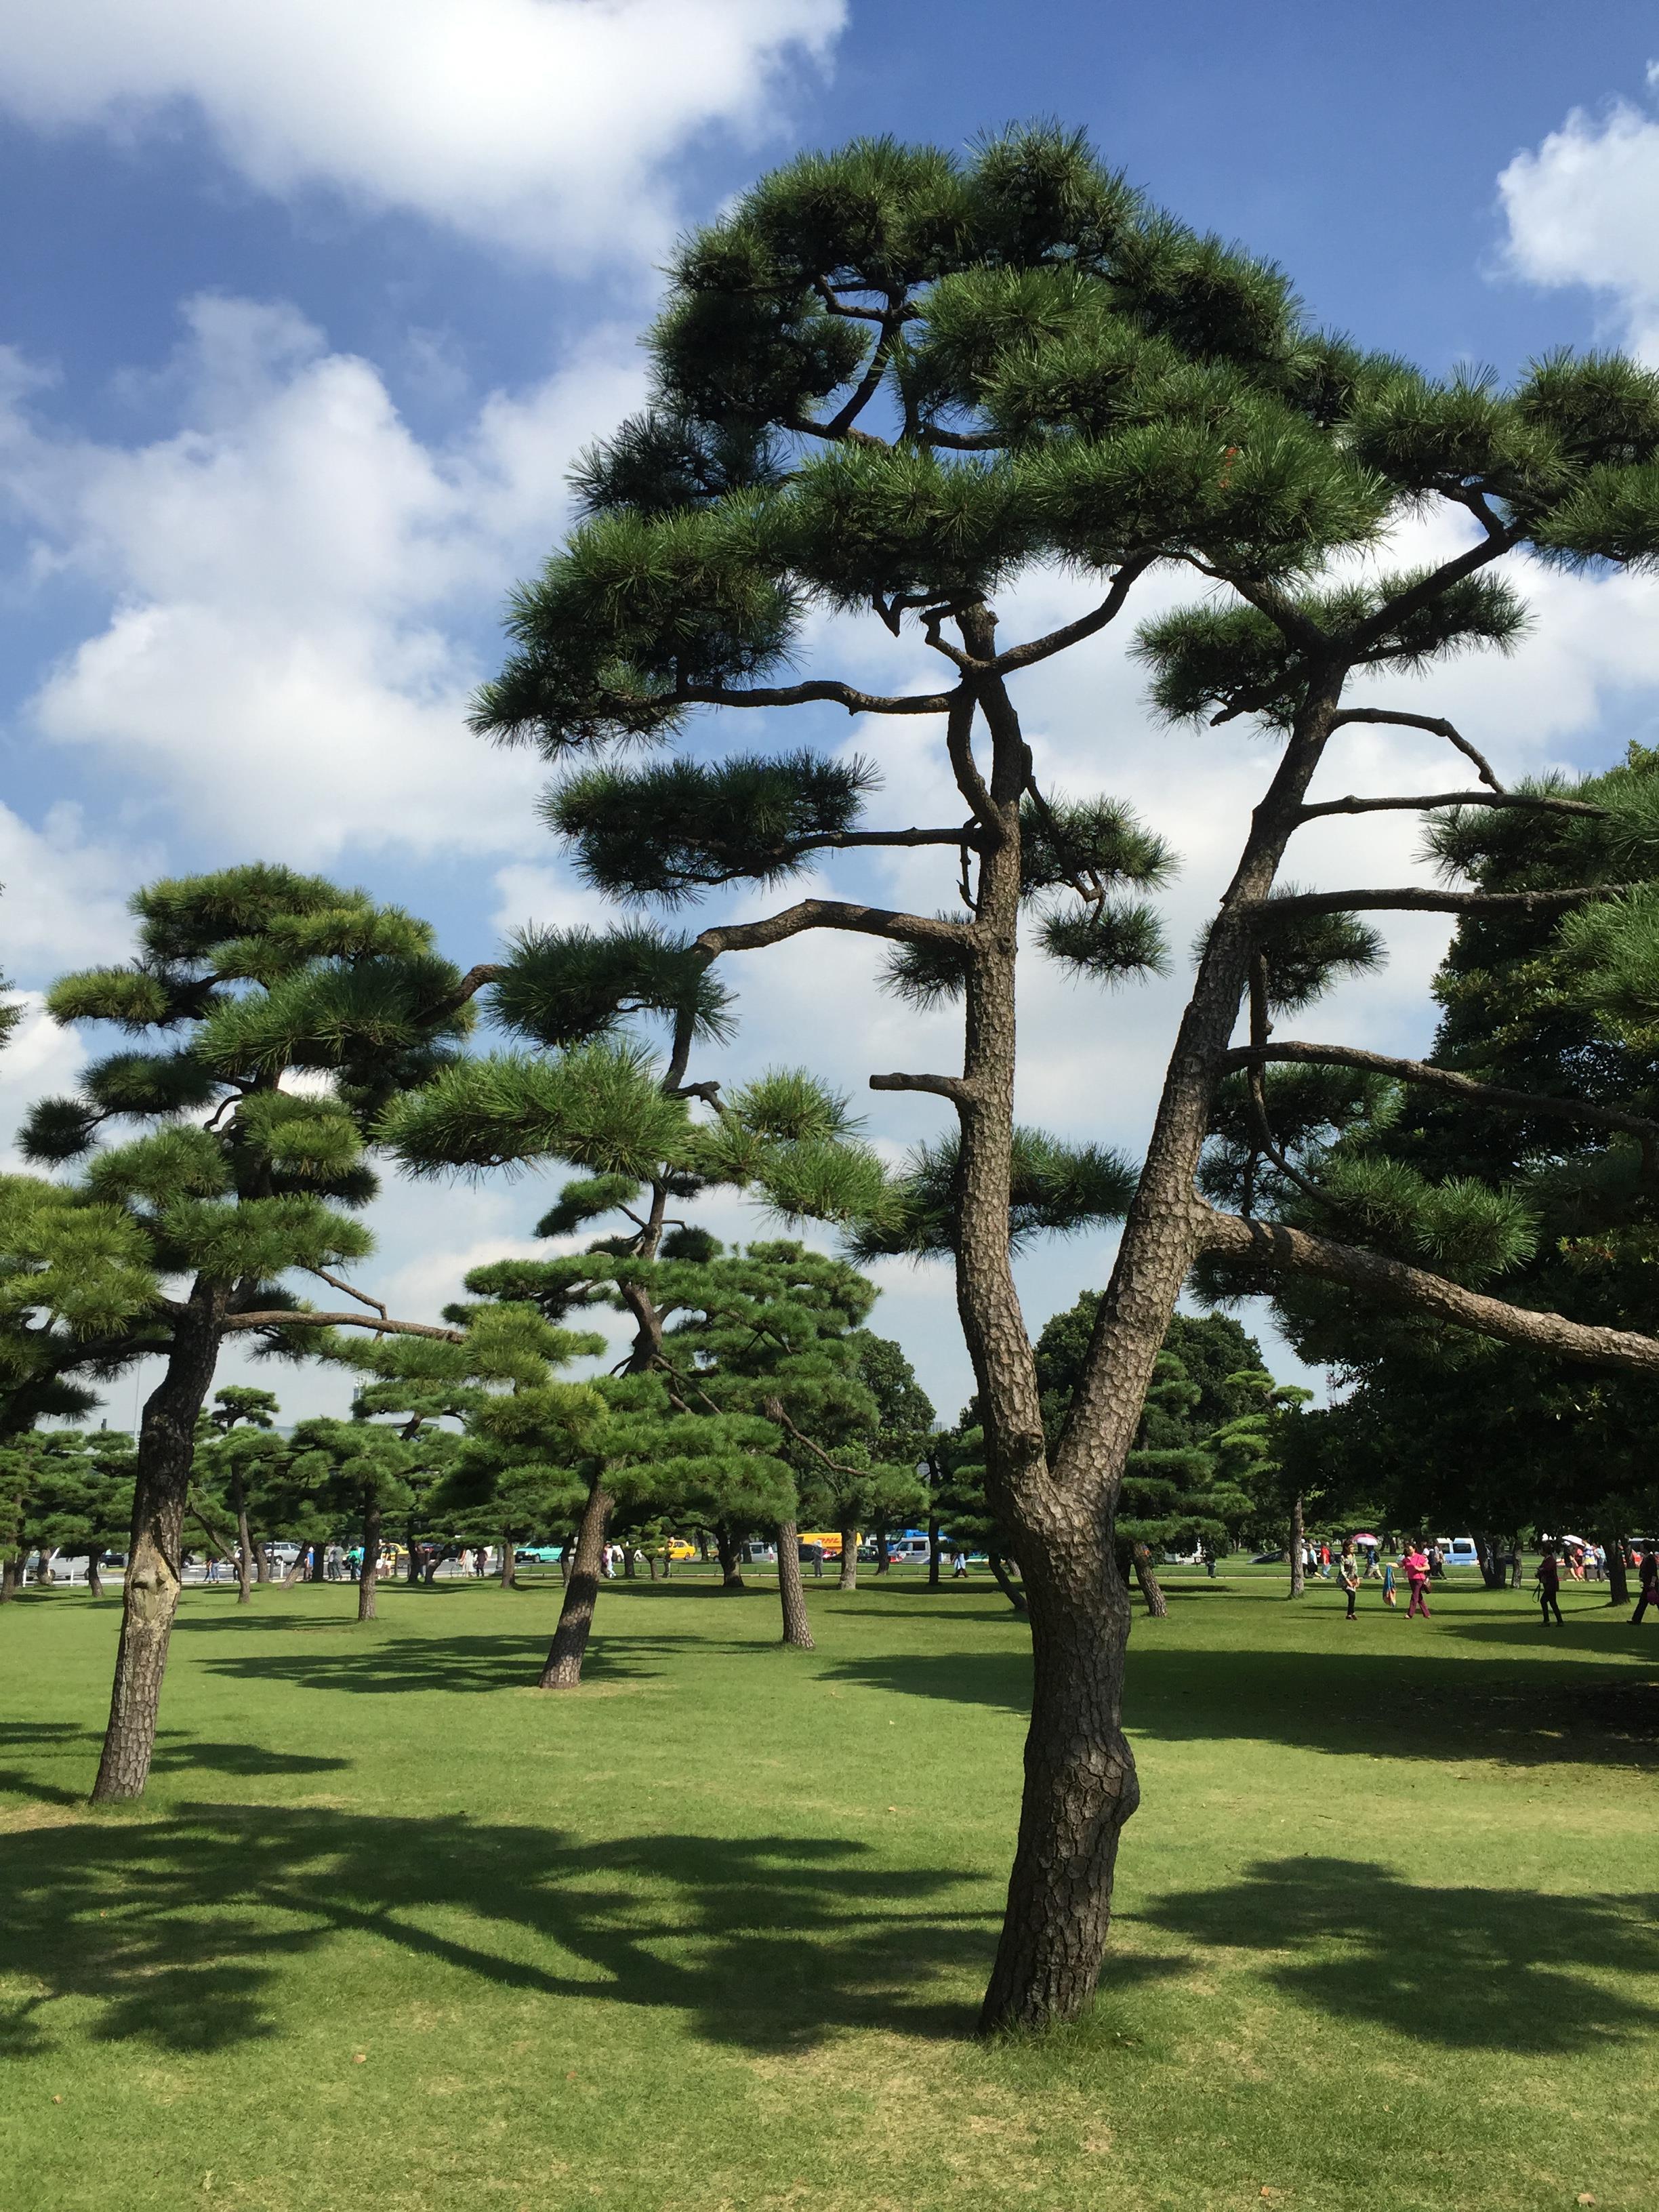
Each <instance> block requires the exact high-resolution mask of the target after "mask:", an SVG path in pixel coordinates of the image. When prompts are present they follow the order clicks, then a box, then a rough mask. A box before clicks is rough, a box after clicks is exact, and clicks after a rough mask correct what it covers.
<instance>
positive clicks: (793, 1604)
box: [778, 1521, 817, 1651]
mask: <svg viewBox="0 0 1659 2212" xmlns="http://www.w3.org/2000/svg"><path fill="white" fill-rule="evenodd" d="M778 1601H779V1603H780V1604H781V1606H782V1607H783V1640H784V1642H785V1643H786V1644H793V1645H794V1647H795V1649H796V1650H798V1651H814V1650H817V1645H816V1644H814V1643H813V1641H812V1627H811V1622H810V1621H809V1620H807V1618H806V1591H805V1587H804V1585H803V1584H802V1582H801V1578H800V1533H799V1529H798V1528H797V1527H796V1524H795V1523H794V1522H793V1521H781V1522H779V1523H778Z"/></svg>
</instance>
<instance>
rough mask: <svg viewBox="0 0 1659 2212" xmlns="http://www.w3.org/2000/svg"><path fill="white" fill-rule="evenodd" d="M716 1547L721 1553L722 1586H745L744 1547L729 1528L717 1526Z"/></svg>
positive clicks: (729, 1587) (724, 1588)
mask: <svg viewBox="0 0 1659 2212" xmlns="http://www.w3.org/2000/svg"><path fill="white" fill-rule="evenodd" d="M714 1549H715V1550H716V1552H718V1553H719V1554H720V1588H721V1589H722V1590H723V1591H724V1590H740V1589H742V1588H743V1586H744V1583H743V1547H742V1546H741V1545H740V1544H739V1543H738V1540H737V1538H736V1537H735V1536H734V1535H733V1534H732V1531H731V1530H730V1529H729V1528H716V1529H715V1531H714Z"/></svg>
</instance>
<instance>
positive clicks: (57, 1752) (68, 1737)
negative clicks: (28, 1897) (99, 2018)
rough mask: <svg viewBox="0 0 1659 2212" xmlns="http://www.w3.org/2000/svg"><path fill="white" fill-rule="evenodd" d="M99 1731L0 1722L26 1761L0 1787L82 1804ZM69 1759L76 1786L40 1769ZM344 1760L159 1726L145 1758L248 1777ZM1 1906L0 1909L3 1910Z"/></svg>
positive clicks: (171, 1767)
mask: <svg viewBox="0 0 1659 2212" xmlns="http://www.w3.org/2000/svg"><path fill="white" fill-rule="evenodd" d="M103 1740H104V1739H103V1731H102V1730H101V1729H93V1728H82V1727H80V1726H79V1725H77V1724H76V1723H74V1722H70V1721H0V1752H5V1751H11V1752H14V1753H18V1754H20V1755H21V1757H23V1758H25V1759H28V1760H29V1761H30V1762H31V1763H30V1764H29V1765H27V1766H26V1767H25V1766H5V1767H0V1790H4V1791H10V1792H13V1793H15V1795H17V1796H21V1797H33V1798H35V1799H38V1800H39V1801H40V1802H42V1803H45V1804H48V1805H83V1804H85V1802H86V1800H87V1793H88V1790H89V1789H90V1787H91V1784H92V1767H91V1765H90V1761H91V1759H92V1757H93V1754H94V1752H95V1751H96V1749H97V1747H99V1746H100V1744H101V1743H102V1742H103ZM70 1761H72V1762H73V1765H74V1767H75V1769H76V1779H77V1781H78V1783H79V1785H80V1786H79V1787H78V1788H77V1787H75V1786H74V1785H71V1784H64V1783H63V1782H60V1781H58V1780H56V1779H54V1778H52V1775H51V1774H50V1772H43V1771H42V1769H43V1767H46V1768H49V1767H50V1765H52V1763H54V1762H56V1763H59V1764H61V1763H64V1762H70ZM349 1765H351V1761H350V1760H349V1759H330V1758H328V1757H326V1756H325V1755H323V1754H321V1753H313V1752H308V1751H275V1750H270V1749H268V1748H267V1747H265V1746H264V1744H258V1743H207V1742H204V1741H203V1740H202V1739H201V1738H200V1737H199V1736H193V1735H191V1733H190V1731H189V1730H188V1729H160V1730H159V1731H158V1732H157V1735H156V1739H155V1757H154V1758H153V1759H151V1761H150V1771H151V1772H152V1773H155V1774H190V1773H194V1772H197V1771H205V1772H207V1773H210V1774H234V1775H238V1776H240V1777H241V1778H244V1779H252V1778H254V1777H256V1776H258V1775H264V1774H332V1773H337V1772H338V1771H340V1770H341V1769H342V1768H343V1767H349ZM0 1911H3V1908H0Z"/></svg>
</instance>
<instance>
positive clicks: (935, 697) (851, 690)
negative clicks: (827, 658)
mask: <svg viewBox="0 0 1659 2212" xmlns="http://www.w3.org/2000/svg"><path fill="white" fill-rule="evenodd" d="M675 696H677V697H678V698H679V699H682V700H684V702H685V704H686V705H687V706H688V707H810V706H814V705H817V704H819V703H821V702H827V703H828V704H829V706H832V707H845V708H846V709H847V711H848V714H949V713H950V711H951V700H952V699H953V698H954V697H955V696H956V694H955V692H954V691H919V692H911V693H906V694H904V695H902V696H898V697H889V696H886V695H885V694H884V693H882V692H879V691H860V690H857V689H856V688H855V686H854V685H853V684H842V683H839V682H838V681H836V678H833V677H812V678H809V679H808V680H807V681H806V682H805V683H804V684H763V685H758V686H754V687H751V688H749V689H745V690H741V691H736V690H729V689H728V688H727V687H726V685H724V684H688V685H687V686H686V688H685V690H683V691H680V692H678V693H677V694H676V695H675Z"/></svg>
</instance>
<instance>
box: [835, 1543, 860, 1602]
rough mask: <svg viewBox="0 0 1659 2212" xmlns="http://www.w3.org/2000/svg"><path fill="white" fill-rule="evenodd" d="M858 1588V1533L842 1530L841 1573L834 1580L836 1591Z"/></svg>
mask: <svg viewBox="0 0 1659 2212" xmlns="http://www.w3.org/2000/svg"><path fill="white" fill-rule="evenodd" d="M858 1586H859V1532H858V1530H857V1529H856V1528H843V1529H842V1532H841V1573H840V1575H839V1576H838V1577H837V1578H836V1589H857V1588H858Z"/></svg>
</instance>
